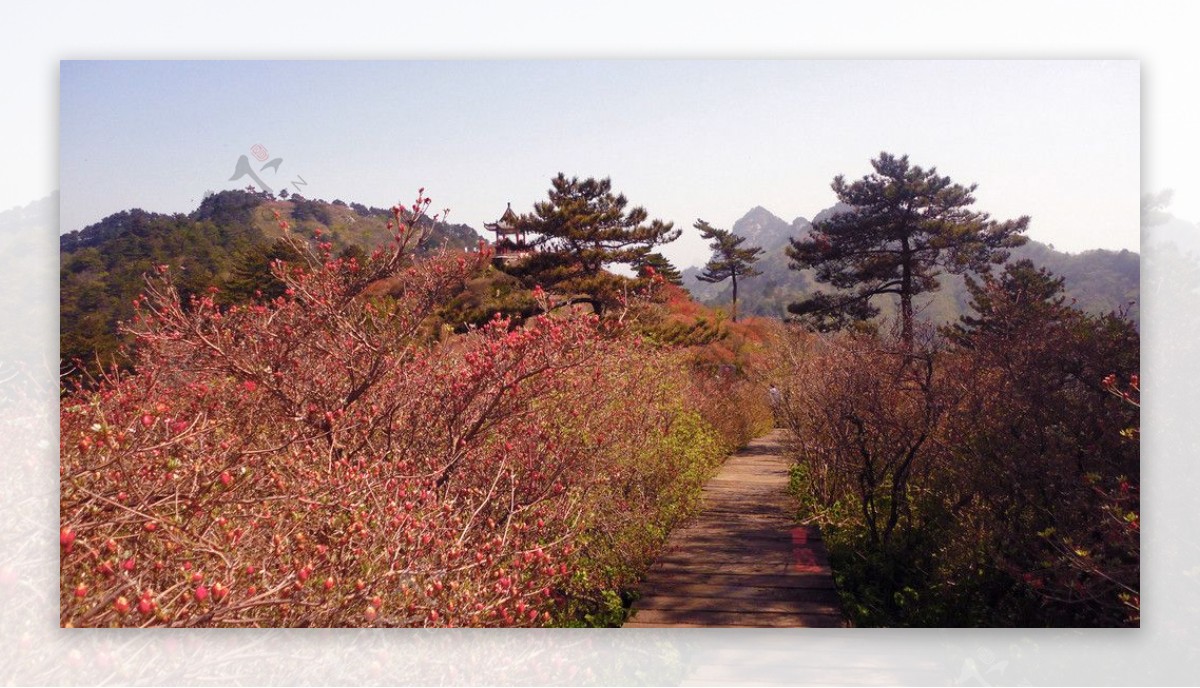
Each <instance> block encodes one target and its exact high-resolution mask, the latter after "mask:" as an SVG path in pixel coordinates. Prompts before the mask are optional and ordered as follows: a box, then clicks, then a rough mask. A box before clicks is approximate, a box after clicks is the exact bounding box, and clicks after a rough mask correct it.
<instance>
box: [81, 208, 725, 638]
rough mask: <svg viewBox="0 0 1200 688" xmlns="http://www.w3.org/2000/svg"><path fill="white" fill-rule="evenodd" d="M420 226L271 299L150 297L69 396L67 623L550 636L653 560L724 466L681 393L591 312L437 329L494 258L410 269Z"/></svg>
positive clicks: (315, 262)
mask: <svg viewBox="0 0 1200 688" xmlns="http://www.w3.org/2000/svg"><path fill="white" fill-rule="evenodd" d="M428 205H429V201H428V199H427V198H425V197H423V196H421V197H419V198H418V199H417V201H416V202H415V203H414V204H413V205H412V206H409V207H399V206H398V207H396V208H394V209H393V214H394V218H393V223H392V227H393V229H394V231H395V232H396V234H395V240H394V242H393V244H392V245H391V246H390V247H385V248H381V249H379V250H377V251H375V252H374V253H373V254H372V255H370V256H367V257H364V258H361V259H360V258H359V257H356V256H350V257H334V256H333V255H332V251H331V249H332V246H331V244H329V243H327V242H322V238H321V236H320V233H319V232H318V233H317V236H316V239H315V240H314V241H313V242H309V241H307V240H305V241H302V240H300V239H296V238H291V239H289V241H291V242H292V243H293V244H294V245H295V247H296V249H297V251H298V253H300V254H304V255H308V256H309V260H308V261H298V262H293V263H286V264H285V263H281V262H277V263H276V264H275V265H274V266H273V268H272V269H273V274H274V276H275V277H276V279H277V280H278V281H279V282H280V283H281V285H282V289H281V290H280V293H278V294H277V295H275V296H274V297H273V298H271V297H265V296H263V297H260V298H258V299H255V300H252V301H251V302H249V303H244V304H241V305H231V306H230V305H222V304H221V303H220V299H219V294H217V293H215V292H210V293H207V294H203V295H194V296H192V297H190V298H189V299H186V300H185V299H182V298H181V297H180V296H179V290H178V289H177V288H176V287H175V284H174V281H173V280H174V277H173V273H172V270H171V269H170V268H169V267H168V266H159V267H158V268H157V269H156V270H155V271H154V273H153V274H152V275H150V276H149V277H148V279H147V286H146V289H145V292H144V294H143V295H142V296H141V297H139V298H138V299H137V301H136V303H135V304H134V305H135V309H136V312H137V316H136V317H135V319H134V320H133V321H131V322H130V323H129V324H128V326H127V328H128V331H129V332H130V333H131V334H132V335H133V336H134V337H135V338H136V342H137V344H136V347H135V349H134V351H133V356H134V361H135V370H136V372H134V373H127V372H118V371H113V372H111V373H110V374H109V375H107V376H106V378H105V379H103V380H100V381H98V382H96V383H94V384H87V385H84V384H80V385H77V386H75V387H74V388H72V389H70V390H66V391H65V393H64V396H63V399H62V404H61V409H62V410H61V417H60V422H61V467H60V475H61V503H60V517H61V530H60V547H61V589H60V602H61V622H62V623H63V624H64V625H72V626H104V625H125V626H147V625H166V626H357V625H386V626H442V625H452V626H459V625H472V626H480V625H484V626H486V625H502V626H521V625H546V624H552V623H561V622H562V620H563V614H565V613H569V612H570V610H571V609H572V608H579V607H580V605H583V607H587V605H588V604H590V603H589V602H588V600H589V599H591V600H602V598H603V595H602V594H600V593H599V592H597V591H598V590H599V589H601V588H608V587H611V586H615V585H626V584H628V583H629V581H630V579H631V576H633V575H635V574H634V573H633V572H636V571H637V570H638V569H639V567H644V566H645V565H647V564H648V563H649V559H650V558H651V556H652V553H653V550H654V547H655V546H656V545H657V543H659V542H661V539H662V538H663V537H665V532H666V531H667V530H669V527H670V526H671V525H672V524H673V523H674V522H676V521H677V520H678V519H679V518H681V517H682V516H683V515H684V514H685V513H686V512H687V510H688V509H689V508H690V507H691V506H693V501H694V497H693V495H694V494H695V493H696V492H697V491H698V487H699V485H700V483H701V482H702V480H703V478H704V477H705V476H706V472H707V471H709V470H710V469H711V467H712V466H714V465H715V463H716V462H717V461H718V460H719V458H720V457H719V452H720V451H721V449H722V447H721V446H720V444H719V443H718V442H715V441H713V437H714V435H713V431H712V430H711V427H710V426H709V425H708V424H707V423H706V422H705V421H704V420H703V419H702V418H700V416H699V415H698V414H697V412H696V409H694V408H693V407H692V403H691V402H689V401H688V393H687V392H688V390H689V385H690V384H691V382H690V380H689V379H688V378H687V377H686V376H685V375H684V373H682V372H680V370H681V369H680V368H679V366H678V365H676V363H677V361H673V360H672V359H671V358H670V356H664V355H662V352H658V351H655V350H654V349H652V348H650V346H649V345H647V344H645V343H643V342H642V341H641V340H640V339H639V338H636V337H631V336H628V335H626V334H625V333H623V332H622V331H621V326H620V324H619V322H616V321H614V320H612V319H606V320H601V319H599V318H597V317H596V316H595V315H591V314H578V313H565V314H560V315H558V316H556V317H550V316H547V315H542V316H538V317H533V318H530V319H528V320H527V321H526V322H525V323H524V324H523V326H520V327H518V326H516V324H515V323H513V322H511V321H510V320H508V319H505V318H502V317H496V318H494V319H492V320H491V321H489V322H488V323H486V324H485V325H483V326H480V327H476V328H473V329H471V330H469V331H468V332H466V333H465V334H462V335H455V336H452V337H449V338H446V337H439V336H437V335H436V333H432V332H430V331H429V326H428V324H429V322H430V321H431V319H432V318H431V314H432V313H434V312H435V310H436V309H437V308H438V307H439V305H440V304H443V303H445V302H446V301H447V300H448V299H449V298H451V297H452V296H453V295H455V294H458V293H461V291H462V289H463V287H464V285H465V284H467V283H468V282H469V281H470V280H472V279H474V278H476V277H477V276H478V275H479V274H480V273H481V271H482V270H483V269H484V267H485V266H486V264H487V261H488V260H489V259H490V255H489V254H488V252H487V251H486V250H481V251H479V252H477V253H463V254H451V253H442V254H440V255H437V256H435V257H432V258H430V259H428V260H422V261H419V262H413V261H412V260H411V258H410V254H411V252H412V249H413V247H415V246H417V245H418V244H419V243H420V241H421V240H422V238H423V237H422V236H421V230H419V229H417V228H418V227H420V226H421V223H420V222H418V220H419V218H421V217H422V216H423V215H424V213H425V212H426V210H427V208H428ZM281 226H282V228H283V229H284V231H285V232H286V231H287V230H288V227H287V226H286V223H285V222H282V221H281ZM481 248H482V247H481ZM534 298H542V297H541V296H540V295H539V294H538V293H536V292H535V294H534ZM688 447H691V448H692V449H691V450H690V451H679V450H680V449H681V448H688ZM580 600H582V602H580ZM573 605H574V607H573Z"/></svg>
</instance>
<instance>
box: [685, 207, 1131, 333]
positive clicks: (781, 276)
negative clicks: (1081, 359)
mask: <svg viewBox="0 0 1200 688" xmlns="http://www.w3.org/2000/svg"><path fill="white" fill-rule="evenodd" d="M845 209H846V206H844V205H840V204H839V205H837V206H834V207H831V208H826V209H825V210H822V211H821V212H820V213H817V215H816V217H814V218H813V222H822V221H824V220H825V219H827V218H828V217H830V216H831V215H833V214H835V213H838V212H842V211H844V210H845ZM732 229H733V233H734V234H737V235H738V236H744V237H746V244H745V245H746V246H760V247H762V248H763V249H765V251H766V252H765V253H764V254H763V256H762V258H761V259H760V260H759V261H758V263H757V264H756V267H757V268H758V269H759V270H761V271H762V275H760V276H758V277H753V278H749V279H746V280H745V281H741V280H739V281H738V312H739V313H742V314H746V315H763V316H769V317H775V318H785V317H788V312H787V306H788V304H789V303H793V302H795V301H799V300H800V299H802V298H803V297H805V296H806V295H807V294H809V293H811V292H812V291H814V290H816V289H818V288H821V287H822V285H819V284H817V283H816V281H815V280H814V279H813V272H812V270H800V271H797V270H791V269H789V268H788V262H789V261H788V258H787V255H786V254H785V253H784V249H785V248H786V247H787V245H788V239H790V238H793V237H795V238H799V237H802V236H804V235H806V234H807V233H808V232H809V231H810V230H811V229H812V222H810V221H809V220H807V219H805V218H803V217H798V218H796V219H795V220H793V221H792V222H791V223H788V222H787V221H785V220H783V219H781V218H779V217H777V216H775V215H773V214H772V213H771V212H769V211H767V210H766V209H764V208H763V207H761V206H756V207H754V208H752V209H751V210H750V211H749V212H747V213H746V214H745V215H744V216H742V218H741V219H739V220H738V221H737V222H735V223H734V225H733V228H732ZM1022 258H1028V259H1030V260H1032V261H1033V263H1034V264H1035V265H1037V266H1039V267H1044V268H1046V269H1048V270H1050V271H1051V272H1053V273H1054V274H1056V275H1059V276H1061V277H1062V278H1063V279H1064V280H1065V287H1066V293H1067V298H1068V300H1072V299H1073V300H1074V302H1075V306H1076V307H1077V308H1079V309H1080V310H1083V311H1086V312H1088V313H1093V314H1102V313H1108V312H1111V311H1114V310H1122V309H1124V310H1126V311H1127V312H1128V314H1129V317H1130V318H1131V319H1132V320H1133V321H1134V322H1135V323H1136V322H1138V317H1139V314H1140V313H1139V307H1138V306H1139V291H1138V290H1139V280H1140V276H1141V271H1140V263H1139V256H1138V254H1137V253H1133V252H1132V251H1108V250H1102V249H1097V250H1093V251H1084V252H1082V253H1076V254H1072V253H1064V252H1061V251H1056V250H1054V249H1053V248H1051V247H1050V246H1048V245H1046V244H1043V243H1040V242H1037V241H1029V242H1028V243H1027V244H1026V245H1024V246H1022V247H1020V248H1017V249H1015V250H1013V251H1012V257H1011V258H1010V260H1019V259H1022ZM700 272H701V269H700V268H696V267H690V268H687V269H686V270H684V271H683V284H684V286H685V287H686V288H687V289H688V291H690V292H691V293H692V295H693V296H694V297H695V298H696V299H697V300H698V301H701V302H704V303H706V304H710V305H724V304H727V303H729V301H730V299H731V295H732V287H731V285H730V284H729V282H727V281H726V282H721V283H718V284H709V283H706V282H701V281H699V280H698V279H697V275H699V274H700ZM940 283H941V285H942V288H941V289H940V290H939V291H938V292H935V293H934V294H932V295H928V296H925V297H923V298H920V299H918V300H917V304H916V306H917V311H918V313H919V314H920V316H921V317H923V318H924V319H926V320H928V321H931V322H934V323H938V324H944V323H950V322H954V321H956V320H958V318H959V316H961V315H963V314H966V313H968V312H969V311H970V306H969V303H970V296H969V294H968V293H967V290H966V286H965V284H964V283H963V279H962V277H960V276H957V275H949V274H947V275H943V276H942V277H941V278H940ZM877 305H879V306H880V307H881V311H882V313H881V315H882V316H883V317H887V316H890V315H894V314H895V312H896V310H897V307H896V305H895V304H893V303H887V302H885V301H880V302H878V303H877Z"/></svg>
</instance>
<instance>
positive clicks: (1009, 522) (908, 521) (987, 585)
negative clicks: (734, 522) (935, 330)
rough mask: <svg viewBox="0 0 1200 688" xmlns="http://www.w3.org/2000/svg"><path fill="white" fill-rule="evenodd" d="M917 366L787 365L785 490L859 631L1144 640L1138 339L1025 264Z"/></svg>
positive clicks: (808, 339)
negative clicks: (1112, 635)
mask: <svg viewBox="0 0 1200 688" xmlns="http://www.w3.org/2000/svg"><path fill="white" fill-rule="evenodd" d="M971 286H972V294H973V296H974V299H975V303H974V304H973V306H974V308H975V310H976V312H977V313H978V317H972V318H968V319H965V321H964V323H963V325H962V326H960V327H958V328H955V329H954V330H947V331H944V332H943V333H942V334H941V335H933V334H932V333H927V336H926V337H925V342H924V344H923V345H922V346H920V347H918V350H919V353H915V354H908V353H905V352H906V351H907V347H905V346H904V345H903V342H902V341H898V340H896V339H888V338H886V337H872V336H863V335H858V336H852V335H845V334H843V335H822V336H818V335H810V334H796V335H795V336H794V337H793V338H792V339H791V341H790V345H789V346H787V347H783V348H781V349H780V350H779V352H778V353H779V359H778V365H779V366H780V367H781V369H783V370H786V371H787V372H788V375H787V378H786V379H787V385H786V387H785V397H786V400H787V401H786V416H787V418H788V422H789V424H790V426H791V427H792V429H793V430H794V431H795V434H796V444H795V452H796V455H797V458H798V465H797V467H796V469H795V471H794V481H793V484H794V486H795V488H796V490H797V492H798V493H799V494H800V496H801V499H802V502H803V503H804V514H805V515H806V516H807V517H808V518H811V519H813V520H815V521H817V522H820V523H821V524H822V525H824V526H825V531H826V536H827V542H828V544H829V547H830V551H831V556H832V559H833V563H834V568H835V574H836V575H837V576H838V578H839V583H840V585H841V587H842V590H843V593H844V599H845V601H846V607H847V611H848V612H849V613H850V615H851V616H852V617H853V618H854V620H855V622H856V623H858V624H860V625H923V626H928V625H935V626H939V625H941V626H944V625H950V626H957V625H968V626H1045V625H1049V626H1119V625H1136V624H1138V622H1139V607H1140V600H1139V599H1138V589H1139V571H1140V561H1139V545H1138V543H1139V500H1138V485H1139V479H1138V474H1139V460H1138V446H1137V441H1136V434H1137V430H1136V429H1137V426H1138V409H1137V393H1138V392H1137V375H1136V374H1137V369H1138V337H1137V333H1136V331H1135V330H1134V328H1133V327H1132V326H1131V325H1130V323H1129V322H1128V321H1126V320H1124V319H1123V318H1121V317H1119V316H1117V315H1110V316H1104V317H1092V316H1087V315H1084V314H1082V313H1080V312H1078V311H1075V310H1073V309H1071V308H1069V307H1068V306H1066V305H1065V304H1064V303H1063V301H1062V299H1061V298H1060V297H1061V282H1060V281H1056V280H1054V279H1053V278H1052V277H1050V276H1049V275H1048V274H1046V273H1044V272H1042V273H1039V272H1037V271H1034V270H1033V269H1032V266H1029V265H1028V264H1021V263H1018V264H1016V265H1014V266H1011V267H1010V268H1009V269H1008V270H1007V271H1006V273H1005V274H1004V275H1003V276H1002V277H1001V278H987V279H985V280H984V281H983V282H982V283H972V285H971Z"/></svg>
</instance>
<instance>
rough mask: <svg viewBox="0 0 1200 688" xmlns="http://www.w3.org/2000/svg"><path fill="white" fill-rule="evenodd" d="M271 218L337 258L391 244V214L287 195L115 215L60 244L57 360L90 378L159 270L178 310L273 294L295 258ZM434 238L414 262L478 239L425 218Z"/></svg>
mask: <svg viewBox="0 0 1200 688" xmlns="http://www.w3.org/2000/svg"><path fill="white" fill-rule="evenodd" d="M275 213H279V215H280V216H281V217H282V218H283V219H284V220H285V221H286V222H288V223H289V225H290V227H291V231H292V232H293V233H294V234H295V235H297V236H300V237H305V238H308V239H313V238H316V237H317V236H318V235H320V236H321V237H322V238H323V239H324V240H326V241H329V242H331V244H332V246H333V250H334V253H335V254H337V255H339V256H360V257H361V256H363V255H365V253H366V251H367V250H369V249H370V248H372V247H374V246H376V245H379V244H383V243H386V242H387V241H389V240H390V239H391V238H392V234H393V233H392V231H391V230H389V229H388V227H387V224H388V222H389V218H390V216H391V212H390V211H389V210H387V209H383V208H368V207H366V206H363V205H361V204H358V203H354V204H351V205H347V204H345V203H344V202H342V201H334V202H332V203H326V202H324V201H318V200H309V199H305V198H303V197H300V196H298V195H297V196H293V197H292V198H291V200H286V201H281V200H274V198H273V197H271V196H269V195H267V194H265V193H261V192H260V193H253V192H248V191H222V192H220V193H216V194H210V195H208V196H206V197H205V198H204V200H203V201H202V202H201V203H200V206H199V207H198V208H197V209H196V210H194V211H193V212H191V213H189V214H187V215H183V214H174V215H165V214H161V213H150V212H146V211H144V210H140V209H136V208H135V209H132V210H127V211H122V212H120V213H116V214H114V215H110V216H109V217H106V218H104V219H103V220H101V221H100V222H97V223H96V224H93V225H90V226H88V227H86V228H84V229H82V230H78V231H74V232H68V233H66V234H63V235H62V236H61V237H60V238H59V246H60V251H61V256H60V273H59V290H60V292H59V306H60V326H61V341H60V346H61V359H62V361H63V362H64V365H65V366H66V368H67V369H70V368H72V367H73V362H74V361H75V360H76V359H78V360H80V361H81V362H82V364H83V366H84V367H85V368H87V369H89V370H92V371H93V372H94V371H95V370H96V369H97V365H96V363H97V360H98V361H99V362H100V363H101V364H103V365H108V364H109V363H111V362H113V361H114V357H117V358H115V360H117V361H119V362H121V363H123V364H125V363H128V361H125V360H124V359H122V358H119V357H118V348H119V347H120V345H121V344H127V343H129V341H131V340H130V339H129V338H128V337H122V336H121V335H120V334H119V333H118V327H117V326H118V323H120V322H122V321H125V320H128V319H129V318H131V317H132V316H133V307H132V302H133V299H134V298H135V297H136V296H137V295H138V294H140V293H141V292H142V290H143V289H144V288H145V283H144V281H143V275H145V274H146V273H148V272H151V271H152V270H153V269H154V268H155V267H156V266H158V265H170V266H172V267H173V268H174V269H176V270H177V271H178V277H177V279H176V286H177V288H178V289H179V291H180V293H181V294H182V296H183V299H184V302H185V303H186V302H187V301H188V299H189V298H190V297H191V296H193V295H198V294H203V293H206V292H207V290H208V289H209V288H210V287H216V288H217V289H218V295H217V297H216V298H217V302H218V303H221V304H226V305H228V304H232V303H241V302H245V301H246V300H247V299H248V298H250V297H252V296H254V294H255V293H256V292H260V291H261V292H263V293H265V294H268V295H277V292H278V290H279V282H278V281H277V280H275V278H274V277H273V276H272V275H271V274H270V269H269V266H270V263H271V261H272V260H275V259H295V258H296V255H295V253H294V251H292V249H291V247H290V246H288V245H286V244H283V243H280V241H279V240H280V238H281V236H282V233H281V230H280V229H279V226H278V220H276V219H275ZM422 222H426V223H429V224H431V226H432V235H431V237H430V239H429V241H428V243H426V244H425V245H423V246H422V247H421V248H420V249H419V250H418V253H420V254H430V253H433V252H436V251H438V250H440V249H442V248H445V249H451V250H454V249H457V250H462V249H464V248H472V249H477V248H478V243H479V241H480V237H479V236H478V235H477V234H476V233H475V232H474V230H472V229H471V228H470V227H467V226H465V225H450V224H446V223H442V222H435V221H433V220H432V219H428V218H426V219H424V220H422Z"/></svg>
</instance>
